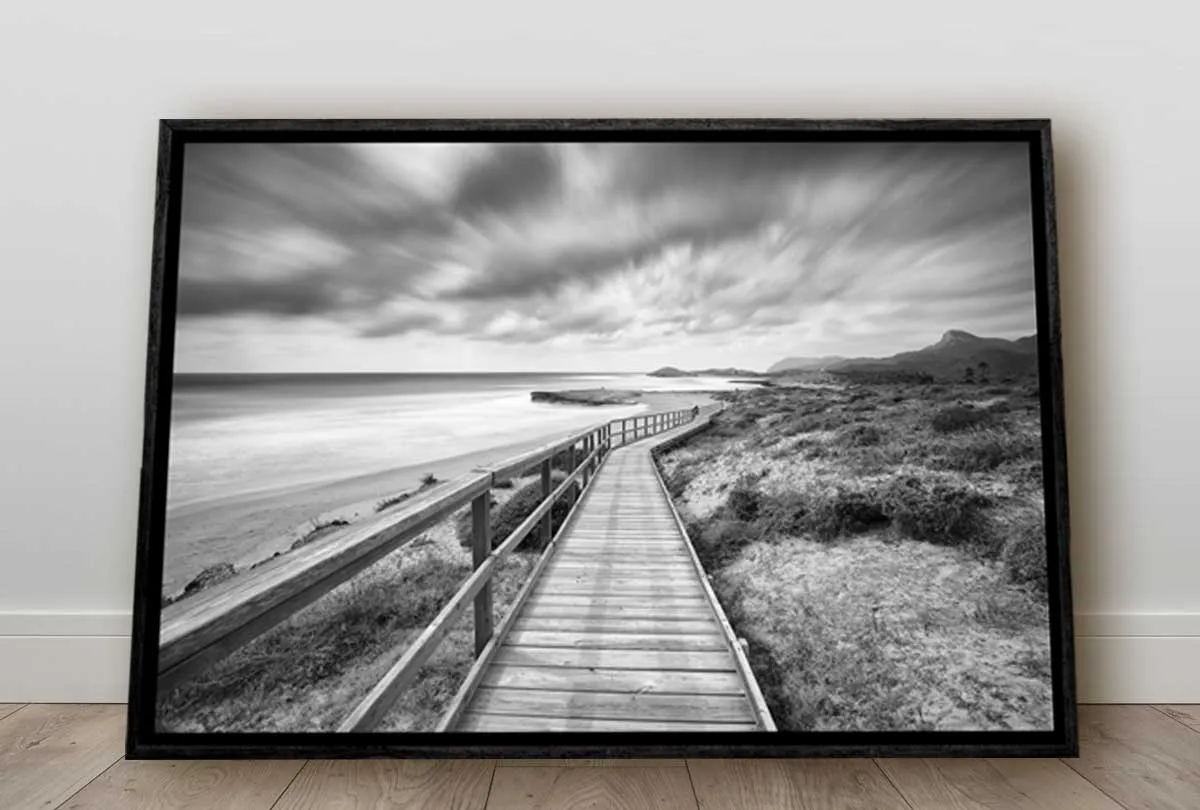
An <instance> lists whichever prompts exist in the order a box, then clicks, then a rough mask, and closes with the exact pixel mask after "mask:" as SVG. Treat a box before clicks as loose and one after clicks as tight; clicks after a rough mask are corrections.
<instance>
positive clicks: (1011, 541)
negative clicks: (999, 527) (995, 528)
mask: <svg viewBox="0 0 1200 810" xmlns="http://www.w3.org/2000/svg"><path fill="white" fill-rule="evenodd" d="M1037 518H1038V519H1037V520H1033V519H1029V520H1025V521H1022V522H1021V523H1020V525H1018V526H1017V527H1016V530H1015V531H1014V532H1013V534H1011V535H1010V536H1009V537H1008V539H1007V540H1005V542H1004V547H1003V549H1002V550H1001V552H1000V561H1001V562H1002V563H1003V564H1004V571H1005V573H1006V574H1007V575H1008V578H1009V579H1010V580H1011V581H1013V582H1015V583H1017V584H1018V585H1031V586H1033V587H1034V588H1036V589H1037V590H1039V591H1042V592H1045V590H1046V575H1047V570H1046V528H1045V526H1044V525H1043V523H1042V521H1041V516H1040V515H1037Z"/></svg>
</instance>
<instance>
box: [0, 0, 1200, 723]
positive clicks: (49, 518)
mask: <svg viewBox="0 0 1200 810" xmlns="http://www.w3.org/2000/svg"><path fill="white" fill-rule="evenodd" d="M1176 7H1177V8H1179V9H1183V8H1186V6H1184V4H1182V3H1179V4H1176ZM1171 9H1172V4H1169V3H1161V4H1160V3H1153V2H1150V3H1142V4H1138V5H1136V6H1132V7H1131V6H1129V5H1127V4H1123V3H1122V4H1118V3H1095V2H1091V3H1084V2H1069V3H1050V2H1046V0H1034V1H1033V2H1026V0H1005V2H1000V3H988V4H976V3H963V2H961V0H955V1H954V2H950V1H946V2H929V1H925V2H920V1H917V0H909V2H905V3H895V2H874V3H866V4H863V3H835V2H826V3H820V4H816V3H796V2H784V1H783V0H779V2H750V1H748V0H742V2H737V3H721V4H711V6H710V7H707V8H706V7H703V6H701V5H700V4H697V3H684V2H672V3H666V2H662V3H651V2H647V0H638V2H627V1H626V0H617V1H615V2H613V1H610V2H606V3H592V4H587V5H583V4H576V3H564V2H552V1H551V0H541V1H540V2H538V1H535V2H517V1H516V0H507V2H490V3H478V4H475V5H474V7H467V6H466V4H461V3H455V2H446V0H437V1H436V2H425V3H397V2H388V3H377V4H376V3H360V2H354V1H353V0H342V2H338V3H332V4H331V3H324V2H322V3H315V2H303V0H291V2H286V3H283V2H280V3H255V2H249V1H248V0H237V1H236V2H231V1H230V0H209V2H205V3H186V4H184V3H164V2H161V0H158V1H156V2H150V1H148V0H147V1H146V2H121V0H109V2H103V3H100V2H60V3H10V4H6V6H5V9H4V12H3V14H2V15H0V116H3V127H0V234H2V238H0V272H2V273H3V285H2V286H0V290H2V293H0V701H4V700H38V699H120V698H121V697H122V696H123V694H124V686H123V684H124V676H125V666H126V663H125V658H124V656H125V649H126V647H127V639H126V638H124V636H126V635H127V633H128V610H129V605H130V602H131V596H130V595H131V593H132V587H133V584H132V582H133V547H134V533H135V512H136V503H137V489H136V487H137V474H138V461H139V452H140V442H141V435H140V429H141V396H142V384H143V380H142V363H143V353H144V341H145V321H146V302H147V283H148V278H149V258H150V252H149V248H150V231H151V201H152V194H153V183H154V165H155V139H156V120H157V119H158V118H160V117H193V116H201V117H204V116H208V117H216V116H234V117H256V116H262V117H287V116H296V117H308V116H348V115H354V116H369V117H387V116H393V117H407V116H445V115H458V116H497V117H502V116H507V117H517V116H597V115H603V116H697V115H700V116H794V117H836V116H899V117H908V116H1037V117H1050V118H1053V119H1054V127H1055V131H1054V134H1055V141H1056V143H1055V147H1056V158H1057V160H1058V167H1059V172H1058V184H1059V200H1060V220H1059V221H1060V229H1061V235H1062V256H1063V266H1062V282H1063V285H1062V286H1063V297H1064V328H1065V339H1064V343H1065V351H1066V363H1067V395H1068V400H1069V406H1070V413H1069V444H1070V463H1071V495H1072V507H1073V510H1072V511H1073V515H1072V520H1073V522H1074V529H1075V532H1074V551H1073V553H1074V567H1075V574H1076V605H1077V609H1078V613H1079V614H1080V622H1079V626H1080V631H1081V634H1082V635H1083V636H1084V637H1083V638H1081V640H1080V668H1081V691H1082V693H1083V697H1084V698H1090V699H1102V700H1148V699H1154V700H1175V701H1183V700H1194V701H1200V678H1196V677H1194V673H1195V672H1196V671H1198V670H1200V587H1197V584H1198V583H1200V543H1197V542H1196V540H1195V535H1196V531H1197V523H1196V520H1195V517H1194V516H1193V515H1192V509H1193V508H1195V504H1196V502H1197V498H1198V497H1200V494H1198V490H1200V488H1198V487H1197V483H1198V481H1197V478H1198V477H1200V476H1198V474H1197V471H1196V467H1195V466H1194V464H1193V459H1195V458H1196V457H1197V456H1198V455H1200V402H1198V400H1200V377H1198V376H1197V374H1196V368H1197V365H1196V360H1195V352H1196V349H1197V347H1198V346H1200V314H1198V309H1197V302H1196V293H1197V292H1200V274H1198V273H1197V272H1196V270H1195V266H1196V262H1197V258H1196V254H1195V250H1194V248H1193V243H1194V240H1195V238H1196V237H1197V236H1198V235H1200V228H1198V227H1197V226H1200V221H1198V219H1200V214H1198V211H1200V206H1198V205H1197V202H1196V194H1197V190H1198V189H1200V160H1198V159H1197V151H1196V143H1197V138H1198V131H1197V124H1198V123H1200V121H1198V120H1197V117H1198V116H1200V106H1198V105H1197V104H1196V97H1195V92H1196V86H1197V80H1198V79H1200V56H1198V55H1197V54H1198V50H1197V49H1196V48H1195V43H1194V39H1195V35H1194V26H1193V25H1189V24H1188V21H1187V20H1185V19H1183V17H1182V14H1178V13H1173V12H1172V10H1171ZM1193 22H1194V21H1193ZM36 661H40V662H41V663H35V662H36Z"/></svg>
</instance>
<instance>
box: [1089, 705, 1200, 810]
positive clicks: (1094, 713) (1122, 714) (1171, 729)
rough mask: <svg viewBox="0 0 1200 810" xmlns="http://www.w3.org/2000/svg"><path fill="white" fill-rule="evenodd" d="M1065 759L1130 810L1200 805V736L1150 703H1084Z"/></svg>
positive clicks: (1182, 809)
mask: <svg viewBox="0 0 1200 810" xmlns="http://www.w3.org/2000/svg"><path fill="white" fill-rule="evenodd" d="M1079 740H1080V754H1079V758H1078V759H1068V760H1065V762H1067V764H1069V765H1070V766H1071V767H1072V768H1074V769H1075V770H1076V771H1078V772H1079V773H1080V774H1081V775H1082V776H1083V777H1084V778H1085V779H1087V780H1088V781H1089V782H1091V783H1092V784H1094V785H1095V786H1096V787H1098V788H1100V790H1102V791H1104V792H1105V793H1106V794H1108V795H1109V796H1111V797H1112V798H1113V799H1116V800H1117V801H1118V802H1120V803H1121V804H1122V805H1124V806H1125V807H1126V808H1128V810H1196V808H1200V734H1198V733H1197V732H1196V731H1193V730H1192V729H1190V728H1188V727H1186V726H1185V725H1183V724H1182V723H1179V722H1176V721H1175V720H1173V719H1171V718H1170V717H1167V716H1166V715H1165V714H1163V713H1162V712H1160V711H1158V710H1156V709H1155V708H1153V707H1151V706H1081V707H1080V709H1079Z"/></svg>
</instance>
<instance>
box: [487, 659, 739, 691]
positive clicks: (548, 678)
mask: <svg viewBox="0 0 1200 810" xmlns="http://www.w3.org/2000/svg"><path fill="white" fill-rule="evenodd" d="M483 685H484V686H504V687H511V688H514V689H551V690H558V691H566V690H574V691H576V692H639V693H641V694H663V693H681V694H690V695H741V694H744V690H745V685H744V684H743V683H742V679H741V677H740V676H739V675H738V674H737V673H736V672H669V671H657V670H637V669H603V668H598V667H593V668H590V669H568V668H563V667H521V666H506V667H493V668H492V669H491V670H490V671H489V672H488V673H487V674H486V675H485V676H484V679H483Z"/></svg>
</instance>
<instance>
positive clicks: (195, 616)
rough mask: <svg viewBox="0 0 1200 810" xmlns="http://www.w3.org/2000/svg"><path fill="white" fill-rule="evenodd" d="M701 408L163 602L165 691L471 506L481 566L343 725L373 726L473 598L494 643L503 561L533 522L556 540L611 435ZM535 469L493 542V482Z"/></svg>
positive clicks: (629, 425) (433, 494) (514, 468)
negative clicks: (557, 473) (535, 481)
mask: <svg viewBox="0 0 1200 810" xmlns="http://www.w3.org/2000/svg"><path fill="white" fill-rule="evenodd" d="M695 415H696V411H695V410H693V409H687V410H679V411H670V412H665V413H652V414H646V415H644V416H635V417H629V418H627V419H619V420H615V421H612V422H606V423H604V424H600V425H596V426H594V427H590V428H588V429H586V430H584V431H581V432H578V433H574V434H572V435H569V436H566V437H564V438H562V439H560V440H558V441H555V442H553V443H551V444H547V445H543V446H542V447H539V448H537V449H535V450H531V451H529V452H526V453H522V454H521V455H518V456H515V457H513V458H510V459H507V460H505V461H502V462H500V463H499V464H495V465H490V466H483V467H477V468H475V469H474V470H472V471H471V472H470V473H468V474H467V475H464V476H462V477H461V478H457V479H455V480H453V481H449V482H447V483H445V484H442V485H440V486H437V487H434V488H432V489H430V490H428V491H427V492H424V493H422V494H420V495H418V496H415V497H414V498H412V499H411V500H410V501H408V502H407V503H406V504H405V506H404V507H403V508H401V509H396V510H394V511H393V512H392V513H390V514H387V515H382V516H380V517H377V518H375V519H374V520H372V521H370V522H368V523H365V524H364V525H362V526H361V527H354V528H351V529H349V530H348V531H346V532H344V533H343V534H341V535H339V536H337V537H336V538H332V539H330V540H329V541H327V542H322V543H318V544H314V546H313V547H312V548H310V549H303V550H300V551H297V552H293V553H291V554H285V555H283V556H282V557H279V558H277V559H275V560H271V561H269V562H267V563H266V564H264V565H262V566H261V567H258V568H255V569H253V570H250V571H247V572H245V573H242V574H239V575H237V576H235V577H233V578H231V579H230V580H228V581H226V582H223V583H221V584H219V585H217V586H215V587H213V588H212V589H210V590H207V591H204V592H202V593H201V594H199V595H197V596H194V597H190V598H188V599H186V600H183V601H180V602H177V603H175V604H173V605H171V606H169V607H167V608H165V609H164V610H163V613H162V625H161V629H160V634H159V648H158V673H159V689H160V690H169V689H171V688H173V687H174V686H176V685H178V684H180V683H182V682H184V681H186V680H188V679H189V678H191V677H193V676H195V675H196V674H198V673H200V672H202V671H203V670H205V669H207V668H208V667H210V666H212V665H213V664H214V663H216V662H217V661H219V660H221V659H222V658H224V657H225V656H227V655H229V654H230V653H232V652H234V651H235V650H237V649H239V648H240V647H242V646H244V645H245V644H247V643H249V642H250V641H252V640H253V639H255V638H257V637H258V636H260V635H262V634H263V633H265V632H266V631H267V630H270V629H271V628H272V627H275V626H276V625H278V624H280V623H281V622H283V621H284V620H286V619H287V618H288V617H290V616H292V615H293V614H294V613H296V612H297V611H299V610H301V609H302V608H304V607H306V606H308V605H310V604H312V603H313V602H315V601H316V600H317V599H319V598H321V597H322V596H324V595H325V594H327V593H329V592H330V591H331V590H333V589H334V588H335V587H337V586H338V585H340V584H342V583H343V582H346V581H347V580H349V579H350V578H351V577H353V576H354V575H355V574H358V573H359V572H361V571H362V570H364V569H366V568H367V567H369V566H370V565H372V564H373V563H375V562H377V561H379V560H380V559H382V558H383V557H385V556H387V555H388V554H391V553H392V552H393V551H395V550H397V549H399V548H401V547H402V546H404V545H406V544H407V543H409V542H411V541H412V540H413V539H415V538H416V537H417V536H419V535H420V534H421V532H423V531H425V530H427V529H429V528H430V527H432V526H434V525H436V524H437V523H439V522H441V521H443V520H445V519H446V518H448V517H450V516H451V515H453V514H454V513H455V512H457V511H458V510H459V509H462V508H464V507H466V506H468V505H469V506H470V507H471V514H472V537H471V549H472V559H473V563H474V570H473V571H472V573H471V575H470V576H469V577H467V579H466V581H465V582H464V583H463V584H462V586H460V587H459V589H458V591H456V592H455V594H454V596H452V597H451V598H450V600H449V601H448V602H447V603H446V605H445V606H444V607H443V608H442V610H441V611H440V612H439V613H438V615H437V616H436V617H435V618H434V619H433V621H431V622H430V624H429V625H428V626H427V627H426V628H425V629H424V630H423V631H422V632H421V634H420V635H419V636H418V637H417V638H416V639H415V640H414V641H413V642H412V643H411V644H410V645H409V646H408V649H407V650H406V651H405V652H404V654H403V655H402V656H401V657H400V659H399V660H398V661H397V662H396V663H395V664H393V665H392V667H391V669H389V670H388V672H387V674H385V675H384V677H383V679H382V680H381V681H380V682H379V683H378V684H377V685H376V686H375V688H373V689H372V690H371V692H370V693H369V694H368V695H367V696H366V698H364V699H363V700H362V702H361V703H359V705H358V706H357V707H356V708H355V709H354V711H353V712H351V714H350V716H349V717H347V718H346V720H345V721H344V722H343V723H342V724H341V726H340V727H339V730H340V731H364V730H369V729H370V728H372V727H374V726H375V725H377V724H378V723H379V721H380V720H382V718H383V716H384V715H385V714H386V712H387V711H388V709H389V708H390V707H391V706H392V704H393V703H394V702H395V700H396V698H397V697H399V695H400V694H401V693H402V692H403V691H404V690H405V689H406V688H407V687H408V686H409V685H410V684H411V683H412V681H413V679H414V678H415V677H416V675H417V672H418V670H419V669H420V668H421V666H422V665H424V664H425V662H427V661H428V660H429V658H430V656H432V655H433V653H434V651H435V650H436V649H437V646H438V644H440V643H441V641H442V640H443V639H444V638H445V637H446V634H447V633H448V632H449V631H450V628H451V627H452V626H453V624H454V621H455V620H456V619H457V618H458V617H459V616H461V615H462V613H463V611H464V610H466V608H467V606H468V605H469V604H473V605H474V627H475V655H476V656H479V654H480V653H481V652H482V651H483V650H484V649H485V648H486V647H487V644H488V642H489V641H490V640H491V639H492V635H493V631H494V628H493V605H492V586H491V585H492V583H491V580H492V577H493V576H494V575H495V573H496V571H497V569H498V568H499V566H500V563H501V562H502V561H503V560H504V559H505V558H506V557H507V556H508V555H509V554H510V553H511V552H512V551H513V550H514V549H515V548H516V547H517V546H518V545H520V543H521V541H522V540H524V539H525V537H526V536H527V535H528V534H529V533H530V532H532V531H534V530H535V529H536V530H538V531H540V532H541V534H542V537H541V539H542V543H541V545H543V546H545V545H548V544H549V542H550V540H551V539H552V534H553V526H552V521H551V517H550V512H551V509H552V508H553V507H554V504H555V503H557V502H558V501H559V499H561V498H563V497H567V498H569V499H570V500H571V507H572V509H574V507H575V504H576V503H577V502H578V499H579V498H581V497H582V494H583V492H585V491H586V489H587V487H588V485H589V484H590V483H591V481H592V479H593V478H594V476H595V473H596V471H597V470H598V469H599V468H600V465H601V464H602V463H603V461H604V459H605V457H606V456H607V455H608V453H609V452H610V451H611V450H612V448H613V446H614V442H615V443H617V444H618V445H620V444H628V443H631V442H634V441H637V440H638V439H641V438H644V437H646V436H651V435H654V434H656V433H661V432H663V431H666V430H671V429H673V428H675V427H678V426H679V425H682V424H685V423H687V422H690V421H691V420H692V419H693V418H694V417H695ZM560 453H565V455H566V466H567V468H568V473H567V475H566V478H565V479H564V480H563V481H562V482H561V483H560V484H559V485H558V486H557V487H554V488H553V489H552V488H551V487H552V482H553V478H552V475H551V472H552V470H551V467H552V462H553V460H554V459H555V457H556V456H559V454H560ZM535 468H536V469H538V470H539V472H540V475H541V485H542V496H543V497H542V500H541V502H540V503H539V504H538V506H537V508H536V509H534V510H533V512H532V513H531V514H530V515H529V517H527V518H526V519H525V520H524V521H522V523H521V524H520V525H519V526H518V527H517V528H516V529H514V530H513V532H512V533H511V534H510V535H509V536H508V537H506V538H505V539H504V540H503V542H501V543H500V544H499V545H497V546H495V547H494V548H493V547H492V538H491V531H490V524H491V521H490V505H491V489H492V488H493V487H494V486H496V485H497V484H501V483H505V482H508V481H510V480H512V479H513V478H516V477H519V476H521V475H523V474H528V473H529V471H530V470H532V469H535Z"/></svg>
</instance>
